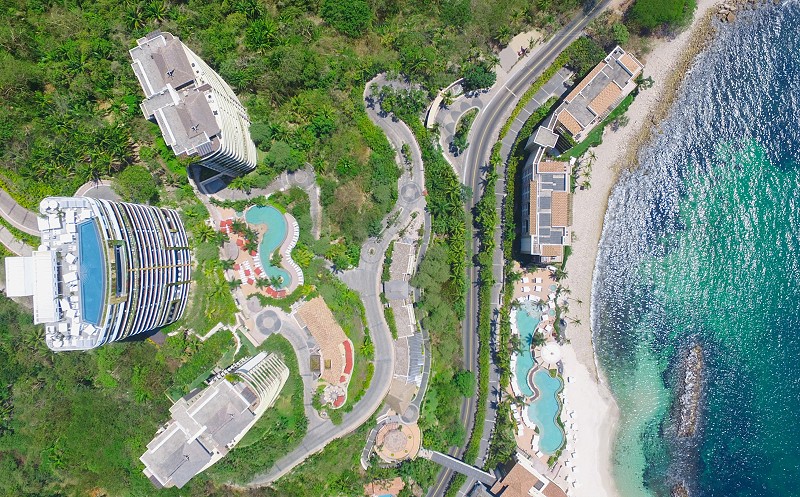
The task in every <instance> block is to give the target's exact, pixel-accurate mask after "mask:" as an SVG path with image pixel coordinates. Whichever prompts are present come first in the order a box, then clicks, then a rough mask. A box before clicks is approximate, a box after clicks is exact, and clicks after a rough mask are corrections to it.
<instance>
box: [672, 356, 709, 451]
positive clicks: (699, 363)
mask: <svg viewBox="0 0 800 497" xmlns="http://www.w3.org/2000/svg"><path fill="white" fill-rule="evenodd" d="M682 370H683V376H682V378H680V382H681V383H680V385H679V388H678V392H679V393H678V399H677V401H678V406H677V407H678V436H679V437H681V438H688V437H692V436H694V434H695V431H696V430H697V417H698V411H699V409H700V394H701V390H702V381H703V349H702V347H700V345H699V344H698V345H695V346H694V347H692V348H691V349H690V350H689V352H688V353H687V354H686V356H685V357H684V360H683V368H682Z"/></svg>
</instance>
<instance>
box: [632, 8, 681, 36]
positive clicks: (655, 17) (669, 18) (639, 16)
mask: <svg viewBox="0 0 800 497" xmlns="http://www.w3.org/2000/svg"><path fill="white" fill-rule="evenodd" d="M696 7H697V2H696V0H636V2H635V3H634V4H633V6H632V7H631V8H630V10H628V24H629V25H630V26H631V27H632V28H633V29H635V30H637V31H639V32H641V33H643V34H647V33H651V32H654V31H657V30H660V29H665V30H673V29H675V28H680V27H682V26H685V25H686V24H687V23H688V22H689V20H691V18H692V14H694V9H695V8H696Z"/></svg>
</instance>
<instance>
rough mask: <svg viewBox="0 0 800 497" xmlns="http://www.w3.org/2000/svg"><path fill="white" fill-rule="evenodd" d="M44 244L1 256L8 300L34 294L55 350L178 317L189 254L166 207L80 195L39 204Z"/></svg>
mask: <svg viewBox="0 0 800 497" xmlns="http://www.w3.org/2000/svg"><path fill="white" fill-rule="evenodd" d="M39 209H40V216H39V229H40V231H41V233H42V244H41V245H40V246H39V249H38V250H36V251H34V253H33V255H32V256H31V257H9V258H7V259H6V281H7V292H8V295H9V296H23V295H31V296H33V308H34V322H35V323H44V324H45V338H46V340H47V345H48V347H50V348H51V349H53V350H56V351H60V350H86V349H91V348H94V347H98V346H100V345H103V344H104V343H108V342H113V341H116V340H122V339H124V338H128V337H131V336H134V335H137V334H139V333H144V332H147V331H150V330H153V329H155V328H160V327H162V326H166V325H168V324H170V323H173V322H175V321H176V320H177V319H178V318H180V316H181V315H182V314H183V311H184V309H185V308H186V302H187V298H188V293H189V283H190V280H191V269H192V268H191V264H192V261H191V252H190V250H189V243H188V240H187V237H186V231H185V230H184V228H183V224H182V222H181V219H180V216H179V215H178V213H177V212H176V211H174V210H172V209H162V208H159V207H152V206H146V205H138V204H130V203H124V202H111V201H108V200H97V199H93V198H84V197H50V198H46V199H44V200H42V202H41V204H40V205H39Z"/></svg>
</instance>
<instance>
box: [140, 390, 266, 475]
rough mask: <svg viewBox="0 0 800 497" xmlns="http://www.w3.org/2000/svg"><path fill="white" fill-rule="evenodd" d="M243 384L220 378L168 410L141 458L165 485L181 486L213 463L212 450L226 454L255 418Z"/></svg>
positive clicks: (250, 396) (252, 396)
mask: <svg viewBox="0 0 800 497" xmlns="http://www.w3.org/2000/svg"><path fill="white" fill-rule="evenodd" d="M247 390H249V387H248V386H247V385H246V384H245V383H237V384H236V385H233V384H231V383H230V382H229V381H227V380H222V381H219V382H217V383H215V384H213V385H211V386H209V387H208V388H206V389H204V390H203V391H202V392H200V393H199V394H197V395H194V396H192V397H191V398H190V399H188V400H187V399H186V398H184V399H181V400H179V401H178V402H176V403H175V405H173V406H172V408H171V409H170V412H171V413H172V419H171V420H170V421H169V422H168V423H167V425H166V429H165V430H164V431H162V432H161V433H159V434H158V435H157V436H156V437H155V438H154V439H153V440H152V441H151V442H150V443H149V444H147V452H145V453H144V454H143V455H142V457H141V458H140V459H141V461H142V462H143V463H144V464H145V466H146V467H147V469H148V470H149V471H150V472H151V473H152V474H153V476H154V477H155V478H156V479H157V480H158V481H159V482H160V483H161V484H162V485H163V486H166V487H171V486H176V487H178V488H181V487H183V486H184V485H185V484H186V483H187V482H188V481H189V480H190V479H191V478H192V477H193V476H194V475H196V474H197V473H198V472H200V471H201V470H202V469H203V468H204V467H205V466H206V465H208V464H209V463H210V462H212V459H213V457H214V454H215V453H222V454H224V453H226V452H227V447H226V446H227V445H228V444H230V443H231V442H232V441H233V440H234V439H235V438H236V437H237V436H238V435H240V434H241V433H242V432H243V431H244V430H245V428H247V426H248V425H249V424H250V423H251V422H252V421H253V420H254V419H255V414H254V412H253V411H252V410H251V409H250V406H251V404H250V402H249V399H253V398H256V396H255V395H254V394H252V393H249V394H248V393H247Z"/></svg>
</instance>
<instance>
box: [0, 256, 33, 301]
mask: <svg viewBox="0 0 800 497" xmlns="http://www.w3.org/2000/svg"><path fill="white" fill-rule="evenodd" d="M6 295H8V296H9V297H27V296H29V295H33V257H6Z"/></svg>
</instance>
